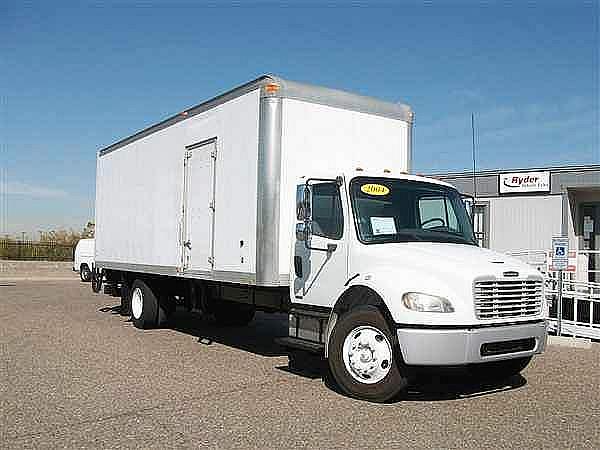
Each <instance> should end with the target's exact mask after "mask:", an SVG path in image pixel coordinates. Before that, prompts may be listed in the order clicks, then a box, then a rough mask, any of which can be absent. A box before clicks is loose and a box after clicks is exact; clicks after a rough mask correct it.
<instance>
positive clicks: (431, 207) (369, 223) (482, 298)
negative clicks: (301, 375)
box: [290, 168, 547, 400]
mask: <svg viewBox="0 0 600 450" xmlns="http://www.w3.org/2000/svg"><path fill="white" fill-rule="evenodd" d="M296 194H297V195H296V199H297V201H296V212H295V213H296V217H295V219H296V225H295V230H294V231H295V239H293V241H294V248H293V251H292V255H293V260H292V261H291V267H292V268H293V270H292V271H291V274H292V275H291V276H293V281H292V282H290V298H291V300H292V305H293V308H292V311H291V314H290V338H291V339H292V340H293V339H299V340H308V341H314V342H320V343H322V344H323V346H324V351H325V354H326V356H327V358H328V360H329V366H330V369H331V371H332V373H333V375H334V377H335V378H336V380H337V381H338V382H339V384H340V386H341V387H342V389H344V390H345V391H346V392H347V393H349V394H350V395H355V396H359V397H362V398H367V399H371V400H384V399H387V398H389V397H390V396H393V395H395V394H396V393H397V392H398V391H399V390H400V389H402V388H403V387H405V386H406V384H407V383H408V381H409V380H408V378H409V377H408V374H409V372H410V369H411V367H417V366H467V367H468V368H469V369H471V372H473V373H476V374H478V375H482V376H494V377H508V376H511V375H513V374H516V373H518V372H519V371H520V370H522V369H523V368H524V367H525V366H526V365H527V363H528V362H529V360H530V359H531V357H532V356H533V355H535V354H539V353H541V352H542V351H543V350H544V348H545V344H546V323H545V317H546V315H547V311H546V305H545V301H544V295H543V279H542V277H541V275H540V274H539V273H538V272H537V271H536V270H534V269H533V268H531V267H529V266H527V265H525V264H523V263H521V262H520V261H518V260H516V259H513V258H510V257H508V256H506V255H503V254H499V253H496V252H493V251H490V250H487V249H483V248H480V247H478V246H477V242H476V240H475V238H474V235H473V229H472V225H471V220H470V217H469V214H468V213H467V209H466V207H465V204H464V202H463V200H462V198H461V195H460V194H459V192H458V191H457V190H456V189H455V188H454V187H452V186H451V185H449V184H447V183H444V182H442V181H439V180H436V179H431V178H425V177H419V176H413V175H408V174H402V173H398V174H392V173H391V171H389V170H384V171H381V172H379V173H378V172H377V171H372V172H367V171H365V170H362V169H360V168H359V169H357V170H354V171H352V172H350V173H345V174H343V175H335V176H331V177H330V178H327V177H321V178H308V177H305V178H303V179H301V180H300V181H299V182H298V183H297V186H296ZM319 314H320V316H319Z"/></svg>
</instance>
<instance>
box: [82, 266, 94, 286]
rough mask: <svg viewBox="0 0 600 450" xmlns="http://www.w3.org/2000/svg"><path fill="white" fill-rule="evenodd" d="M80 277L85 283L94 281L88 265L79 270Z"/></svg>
mask: <svg viewBox="0 0 600 450" xmlns="http://www.w3.org/2000/svg"><path fill="white" fill-rule="evenodd" d="M79 277H80V278H81V281H83V282H84V283H87V282H89V281H92V271H91V270H90V268H89V266H88V265H87V264H82V265H81V267H80V268H79Z"/></svg>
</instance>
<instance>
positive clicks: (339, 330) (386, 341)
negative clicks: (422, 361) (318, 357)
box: [328, 306, 408, 402]
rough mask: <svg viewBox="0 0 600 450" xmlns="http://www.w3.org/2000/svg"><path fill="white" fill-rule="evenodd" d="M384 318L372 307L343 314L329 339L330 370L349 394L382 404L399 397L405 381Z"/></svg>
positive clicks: (393, 341) (398, 356)
mask: <svg viewBox="0 0 600 450" xmlns="http://www.w3.org/2000/svg"><path fill="white" fill-rule="evenodd" d="M395 342H396V339H394V335H393V334H392V332H391V331H390V328H389V326H388V324H387V321H386V320H385V318H384V317H383V316H382V315H381V313H380V312H379V310H378V309H377V308H375V307H372V306H366V307H359V308H356V309H353V310H351V311H349V312H348V313H346V314H344V315H343V316H342V317H341V318H340V320H339V321H338V322H337V324H336V325H335V327H334V329H333V332H332V334H331V338H330V340H329V357H328V360H329V368H330V370H331V373H332V375H333V377H334V379H335V381H336V382H337V383H338V385H339V386H340V388H341V389H342V390H343V391H344V392H345V393H346V394H348V395H350V396H352V397H356V398H360V399H363V400H369V401H373V402H385V401H388V400H390V399H392V398H393V397H395V396H396V395H398V394H399V393H400V392H401V391H402V390H403V389H404V388H405V387H406V386H407V385H408V379H407V378H406V377H405V376H404V375H403V374H402V373H401V372H400V367H399V361H398V360H401V358H400V355H399V354H397V353H398V349H397V348H398V347H397V345H395Z"/></svg>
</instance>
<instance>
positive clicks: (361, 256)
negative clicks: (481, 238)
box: [351, 242, 542, 325]
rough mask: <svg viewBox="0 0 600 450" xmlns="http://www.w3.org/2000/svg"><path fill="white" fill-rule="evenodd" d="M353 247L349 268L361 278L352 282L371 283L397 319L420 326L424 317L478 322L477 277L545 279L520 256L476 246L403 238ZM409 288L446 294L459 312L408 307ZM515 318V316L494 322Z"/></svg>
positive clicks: (433, 320)
mask: <svg viewBox="0 0 600 450" xmlns="http://www.w3.org/2000/svg"><path fill="white" fill-rule="evenodd" d="M355 250H356V252H355V253H354V254H353V256H352V259H351V271H352V273H354V274H360V276H358V277H356V278H355V281H354V282H355V283H357V284H367V285H368V286H369V287H371V288H372V289H374V290H375V291H376V292H378V293H379V294H380V295H381V296H382V298H384V299H385V300H386V304H387V305H388V308H390V312H391V314H392V317H393V318H394V320H396V322H398V323H416V324H418V323H422V322H423V320H426V323H428V324H440V325H446V324H454V325H455V324H457V323H460V324H468V323H477V321H478V319H476V317H475V311H474V305H473V282H474V281H475V280H477V279H481V280H493V279H504V280H515V281H516V280H523V279H528V278H532V277H535V278H536V279H541V278H542V277H541V274H540V273H539V272H538V271H537V270H535V269H534V268H532V267H530V266H529V265H527V264H525V263H523V262H521V261H520V260H518V259H516V258H513V257H510V256H507V255H504V254H502V253H497V252H494V251H491V250H487V249H484V248H480V247H477V246H474V245H467V244H451V243H439V242H402V243H390V244H376V245H361V246H360V247H357V248H355ZM405 292H422V293H426V294H431V295H439V296H442V297H445V298H447V299H448V300H450V301H451V303H452V304H453V306H454V308H455V313H454V314H434V313H419V312H412V311H408V310H407V309H406V308H403V306H402V304H401V302H400V299H401V297H402V295H403V294H404V293H405ZM424 314H426V315H424ZM527 318H531V317H529V316H528V317H527ZM511 320H514V318H512V317H508V318H503V319H498V320H495V322H502V321H505V322H506V321H511Z"/></svg>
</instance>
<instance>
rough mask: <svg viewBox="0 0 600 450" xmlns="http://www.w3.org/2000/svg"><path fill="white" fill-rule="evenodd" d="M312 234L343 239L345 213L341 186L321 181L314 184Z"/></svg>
mask: <svg viewBox="0 0 600 450" xmlns="http://www.w3.org/2000/svg"><path fill="white" fill-rule="evenodd" d="M311 187H312V234H313V235H315V236H321V237H324V238H328V239H341V238H342V235H343V233H344V214H343V212H342V199H341V196H340V189H339V186H338V185H337V184H335V183H319V184H313V185H312V186H311Z"/></svg>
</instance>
